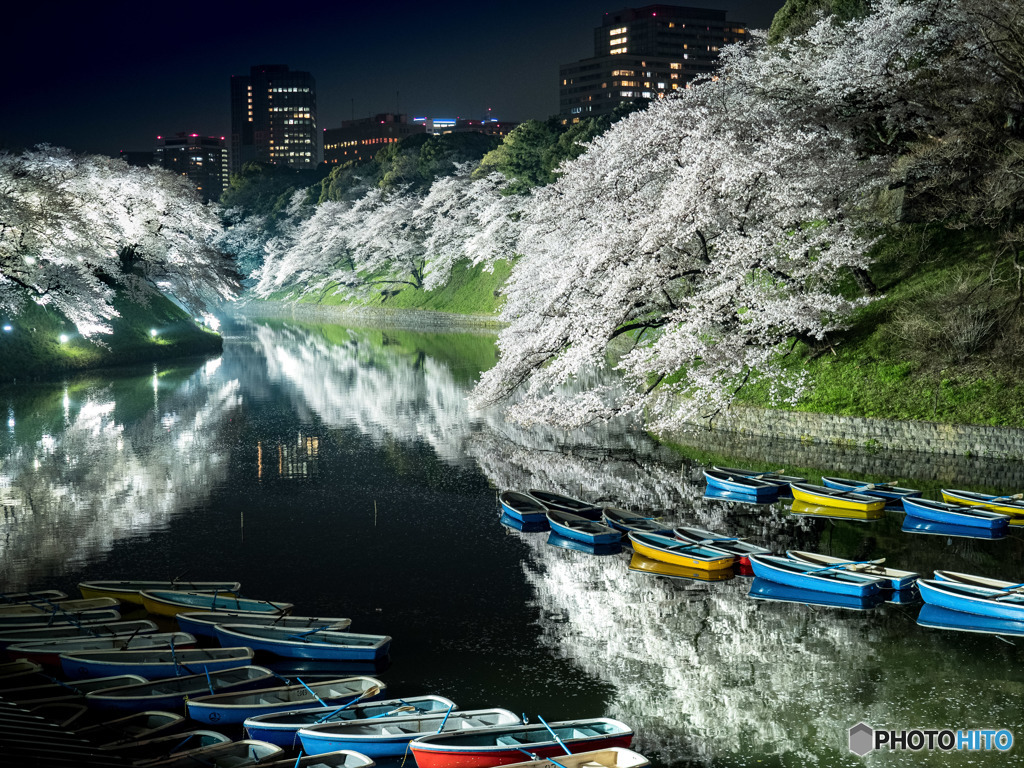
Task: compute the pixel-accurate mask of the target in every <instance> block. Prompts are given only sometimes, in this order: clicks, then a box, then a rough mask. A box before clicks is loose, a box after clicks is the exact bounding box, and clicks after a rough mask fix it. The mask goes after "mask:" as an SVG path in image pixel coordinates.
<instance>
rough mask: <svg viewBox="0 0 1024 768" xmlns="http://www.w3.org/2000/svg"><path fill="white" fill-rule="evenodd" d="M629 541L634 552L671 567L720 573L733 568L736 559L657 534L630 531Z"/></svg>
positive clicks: (697, 545)
mask: <svg viewBox="0 0 1024 768" xmlns="http://www.w3.org/2000/svg"><path fill="white" fill-rule="evenodd" d="M629 540H630V542H631V543H632V545H633V551H634V552H636V553H637V554H640V555H643V556H644V557H649V558H651V559H652V560H660V561H661V562H663V563H668V564H670V565H682V566H686V567H688V568H699V569H701V570H705V571H718V570H722V569H724V568H732V565H733V563H734V562H736V558H735V556H733V555H728V554H725V553H723V552H717V551H715V550H713V549H708V548H707V547H702V546H700V545H699V544H690V543H689V542H685V541H680V540H679V539H673V538H671V537H669V536H659V535H658V534H656V533H642V532H640V531H630V532H629Z"/></svg>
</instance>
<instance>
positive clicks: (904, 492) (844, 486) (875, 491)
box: [821, 477, 921, 501]
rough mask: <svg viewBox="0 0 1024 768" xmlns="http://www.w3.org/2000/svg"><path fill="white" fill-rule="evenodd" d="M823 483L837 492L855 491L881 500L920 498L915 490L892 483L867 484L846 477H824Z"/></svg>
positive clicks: (919, 493) (918, 492)
mask: <svg viewBox="0 0 1024 768" xmlns="http://www.w3.org/2000/svg"><path fill="white" fill-rule="evenodd" d="M821 483H822V485H824V486H825V487H826V488H832V489H834V490H837V491H854V492H855V493H863V494H864V495H865V496H877V497H878V498H880V499H888V500H890V501H899V500H900V499H903V498H906V497H907V496H920V495H921V492H920V491H919V490H917V489H915V488H902V487H900V486H898V485H893V484H892V483H865V482H862V481H860V480H849V479H847V478H845V477H822V478H821Z"/></svg>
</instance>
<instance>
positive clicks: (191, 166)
mask: <svg viewBox="0 0 1024 768" xmlns="http://www.w3.org/2000/svg"><path fill="white" fill-rule="evenodd" d="M153 162H154V164H156V165H159V166H160V167H161V168H166V169H167V170H169V171H174V172H175V173H180V174H181V175H182V176H186V177H188V179H189V181H191V182H192V183H193V184H195V185H196V189H197V190H199V194H200V195H202V197H203V199H204V200H207V201H209V200H219V199H220V196H221V195H222V194H223V193H224V190H225V189H227V188H228V148H227V144H226V143H225V142H224V137H223V136H220V137H218V136H200V135H199V134H198V133H178V134H175V135H174V136H157V137H156V149H155V150H154V152H153Z"/></svg>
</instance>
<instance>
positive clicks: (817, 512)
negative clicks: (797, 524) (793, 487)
mask: <svg viewBox="0 0 1024 768" xmlns="http://www.w3.org/2000/svg"><path fill="white" fill-rule="evenodd" d="M878 502H879V504H880V505H881V506H879V507H878V508H877V509H870V510H862V509H844V508H842V507H830V506H826V505H824V504H814V503H811V502H806V501H801V500H800V499H793V507H792V509H791V510H790V511H791V512H792V513H793V514H794V515H800V516H804V517H821V518H827V519H830V520H860V521H861V522H869V521H871V520H881V519H882V518H883V517H885V502H884V501H883V500H882V499H879V500H878Z"/></svg>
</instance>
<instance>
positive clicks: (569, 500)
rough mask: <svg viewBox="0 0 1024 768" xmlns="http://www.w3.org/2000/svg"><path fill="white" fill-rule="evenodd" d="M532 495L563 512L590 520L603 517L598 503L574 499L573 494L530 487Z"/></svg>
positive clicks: (545, 504)
mask: <svg viewBox="0 0 1024 768" xmlns="http://www.w3.org/2000/svg"><path fill="white" fill-rule="evenodd" d="M530 495H531V496H533V498H535V499H537V501H539V502H540V503H541V504H543V505H544V506H545V507H547V508H548V509H557V510H560V511H562V512H571V513H572V514H574V515H579V516H580V517H585V518H587V519H588V520H600V519H601V507H600V506H599V505H597V504H591V503H590V502H587V501H583V500H582V499H574V498H573V497H572V496H566V495H565V494H561V493H555V492H554V491H541V490H538V489H536V488H531V489H530Z"/></svg>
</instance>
